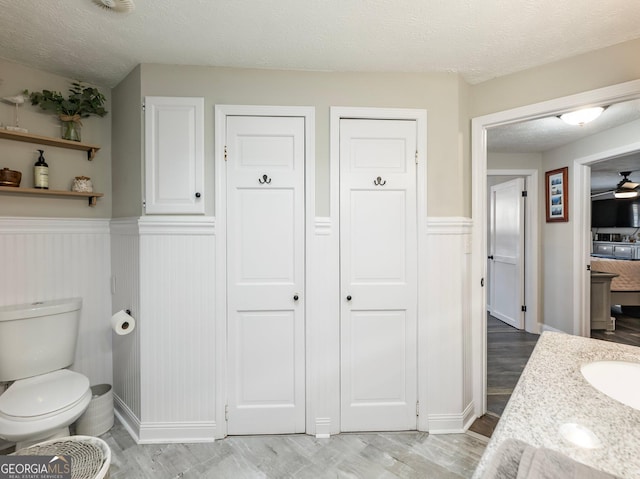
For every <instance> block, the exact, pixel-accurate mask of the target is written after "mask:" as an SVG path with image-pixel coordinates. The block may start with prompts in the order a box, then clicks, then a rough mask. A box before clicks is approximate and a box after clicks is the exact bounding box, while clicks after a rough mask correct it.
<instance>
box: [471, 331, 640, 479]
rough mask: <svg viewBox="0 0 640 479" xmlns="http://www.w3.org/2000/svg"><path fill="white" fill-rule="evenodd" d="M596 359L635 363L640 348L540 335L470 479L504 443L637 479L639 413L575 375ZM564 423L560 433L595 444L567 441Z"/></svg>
mask: <svg viewBox="0 0 640 479" xmlns="http://www.w3.org/2000/svg"><path fill="white" fill-rule="evenodd" d="M600 360H621V361H632V362H640V348H638V347H634V346H627V345H624V344H617V343H611V342H608V341H600V340H597V339H589V338H582V337H579V336H571V335H568V334H562V333H554V332H544V333H542V336H541V337H540V339H539V340H538V343H537V344H536V347H535V349H534V351H533V354H532V355H531V358H530V359H529V362H528V363H527V366H526V367H525V369H524V371H523V372H522V376H520V380H519V381H518V384H517V386H516V387H515V389H514V391H513V394H512V395H511V399H510V400H509V402H508V404H507V407H506V408H505V411H504V413H503V415H502V417H501V418H500V421H499V423H498V426H497V427H496V429H495V431H494V433H493V436H492V438H491V440H490V441H489V444H488V445H487V448H486V449H485V452H484V455H483V456H482V459H481V460H480V463H479V464H478V468H477V469H476V471H475V473H474V475H473V477H474V479H475V478H479V477H480V476H481V475H482V472H483V471H484V469H485V467H486V465H487V464H488V463H489V462H490V461H491V458H492V456H493V455H494V453H495V451H496V449H497V448H498V446H499V445H500V444H501V443H502V442H503V441H504V440H506V439H509V438H514V439H520V440H521V441H524V442H526V443H528V444H531V445H533V446H536V447H546V448H548V449H552V450H555V451H558V452H561V453H562V454H565V455H566V456H568V457H570V458H572V459H574V460H576V461H578V462H581V463H583V464H586V465H588V466H591V467H593V468H594V469H598V470H601V471H605V472H608V473H610V474H614V475H616V476H619V477H623V478H640V411H638V410H636V409H633V408H631V407H629V406H625V405H624V404H622V403H620V402H618V401H616V400H614V399H611V398H610V397H608V396H606V395H605V394H603V393H601V392H600V391H598V390H596V389H595V388H593V387H592V386H591V385H590V384H589V383H588V382H587V380H586V379H584V377H583V376H582V373H581V372H580V366H582V365H583V364H586V363H590V362H592V361H600ZM565 424H568V425H570V426H564V427H565V428H567V427H568V428H572V427H573V428H574V429H575V428H576V427H577V428H579V429H581V430H584V429H585V428H586V429H587V430H589V431H591V433H593V435H595V438H594V440H595V443H599V444H592V447H590V448H586V447H580V446H577V445H575V444H573V443H571V442H569V441H568V440H567V439H565V438H564V437H563V435H561V433H560V429H561V427H563V425H565ZM573 425H577V426H573ZM591 437H592V438H593V436H591ZM593 446H595V447H593Z"/></svg>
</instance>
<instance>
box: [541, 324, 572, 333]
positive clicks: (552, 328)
mask: <svg viewBox="0 0 640 479" xmlns="http://www.w3.org/2000/svg"><path fill="white" fill-rule="evenodd" d="M540 327H541V330H542V332H545V331H551V332H554V333H563V334H566V333H565V332H564V331H562V330H560V329H556V328H554V327H553V326H548V325H546V324H541V325H540Z"/></svg>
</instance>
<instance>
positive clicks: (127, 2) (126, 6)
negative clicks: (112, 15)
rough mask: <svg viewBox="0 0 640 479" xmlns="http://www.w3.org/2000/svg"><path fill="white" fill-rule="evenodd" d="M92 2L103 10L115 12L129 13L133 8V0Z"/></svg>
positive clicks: (95, 0) (97, 0)
mask: <svg viewBox="0 0 640 479" xmlns="http://www.w3.org/2000/svg"><path fill="white" fill-rule="evenodd" d="M93 3H95V4H96V5H97V6H99V7H100V8H102V9H104V10H109V11H111V12H117V13H129V12H130V11H132V10H133V9H134V8H135V6H134V5H133V0H93Z"/></svg>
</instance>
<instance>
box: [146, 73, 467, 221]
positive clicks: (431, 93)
mask: <svg viewBox="0 0 640 479" xmlns="http://www.w3.org/2000/svg"><path fill="white" fill-rule="evenodd" d="M141 81H142V95H143V96H151V95H158V96H202V97H204V98H205V132H206V143H205V175H206V188H207V191H210V192H211V191H213V188H214V171H213V165H214V158H213V154H214V153H213V151H214V150H213V132H214V125H213V121H214V118H213V117H214V105H215V104H238V105H292V106H295V105H298V106H299V105H304V106H313V107H315V109H316V110H315V111H316V213H317V214H318V215H319V216H326V215H328V214H329V107H331V106H363V107H397V108H421V109H426V110H427V114H428V119H427V141H428V145H427V176H428V179H427V185H428V186H427V188H428V200H427V201H428V214H429V215H432V216H460V215H462V214H464V202H465V201H468V200H465V195H467V194H468V192H466V191H465V184H464V183H461V182H459V181H453V182H449V181H443V179H448V178H455V179H459V178H465V176H468V171H469V168H468V166H469V165H468V163H469V161H468V156H466V157H465V155H464V152H461V151H460V148H461V144H462V145H464V141H462V142H461V140H460V138H461V137H462V138H463V140H465V141H466V139H468V134H469V133H468V131H467V129H466V128H465V129H463V125H462V124H461V122H460V112H461V111H463V112H465V117H464V123H466V122H467V120H468V117H467V115H466V105H464V104H463V105H461V101H460V97H461V93H462V94H464V93H465V91H466V87H465V86H463V85H461V84H460V81H459V79H458V76H457V75H455V74H408V73H334V72H331V73H330V72H301V71H274V70H251V69H230V68H215V67H197V66H167V65H156V64H153V65H150V64H145V65H142V66H141ZM462 103H465V102H464V99H463V102H462ZM461 130H462V131H461ZM465 170H466V171H465ZM466 181H467V183H468V179H467V180H466ZM466 189H467V190H468V187H466ZM207 197H208V199H207V203H206V213H207V214H209V215H213V214H214V209H213V208H214V205H213V195H211V194H209V195H207Z"/></svg>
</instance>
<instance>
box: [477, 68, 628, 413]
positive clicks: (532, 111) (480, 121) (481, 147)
mask: <svg viewBox="0 0 640 479" xmlns="http://www.w3.org/2000/svg"><path fill="white" fill-rule="evenodd" d="M639 96H640V80H633V81H629V82H625V83H620V84H618V85H613V86H608V87H604V88H599V89H596V90H591V91H588V92H583V93H577V94H575V95H570V96H565V97H561V98H556V99H553V100H548V101H544V102H540V103H534V104H532V105H526V106H522V107H517V108H513V109H510V110H504V111H501V112H497V113H491V114H488V115H484V116H479V117H476V118H473V119H472V120H471V190H472V191H471V200H472V220H473V224H474V235H473V245H472V252H473V255H472V265H471V277H472V281H471V302H472V304H471V314H472V316H471V329H472V344H471V357H472V361H471V362H472V378H473V403H474V412H475V415H476V416H477V417H479V416H481V415H482V414H484V413H485V412H486V410H487V404H486V383H487V346H486V334H487V321H486V297H485V289H484V287H483V284H484V278H485V276H486V261H485V258H486V256H487V244H486V243H487V241H486V227H487V219H486V216H487V197H486V195H487V193H486V189H487V130H488V129H489V128H492V127H496V126H501V125H508V124H511V123H516V122H520V121H525V120H532V119H535V118H542V117H545V116H551V115H557V114H559V113H563V112H566V111H570V110H573V109H578V108H581V107H585V106H588V105H594V106H595V105H605V104H610V103H616V102H621V101H627V100H631V99H634V98H638V97H639ZM574 164H575V163H574ZM572 176H573V177H574V184H575V188H573V190H574V194H573V195H572V196H573V198H572V199H574V198H576V195H578V194H579V193H580V191H581V192H582V193H581V194H582V196H584V195H585V194H586V193H585V192H584V184H580V183H579V182H578V183H575V180H576V178H575V176H574V175H572ZM576 190H579V191H576ZM583 203H584V202H583V201H579V202H575V201H574V202H573V206H572V207H571V209H572V211H571V212H570V214H571V218H580V219H581V220H580V221H581V222H583V221H584V215H583V214H582V211H581V210H582V209H583V208H584V204H583ZM576 227H577V226H576V225H575V224H574V228H576ZM574 231H575V229H574ZM581 231H584V229H583V228H582V229H581ZM581 243H583V242H581ZM576 254H577V253H576ZM574 268H575V265H574ZM575 279H576V281H575V282H574V325H575V324H576V321H579V319H578V320H576V318H579V317H580V316H579V315H580V314H581V313H582V312H583V311H586V310H587V308H588V307H589V305H588V299H589V298H587V297H585V295H584V288H585V282H586V279H587V274H586V268H580V271H579V277H576V278H575ZM576 306H578V307H577V308H576Z"/></svg>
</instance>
